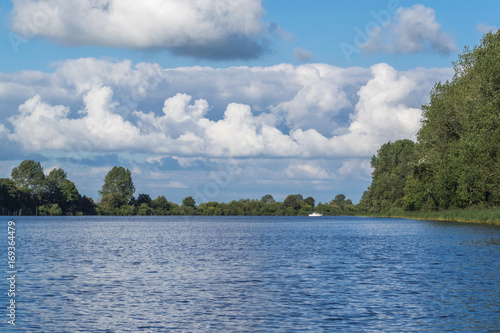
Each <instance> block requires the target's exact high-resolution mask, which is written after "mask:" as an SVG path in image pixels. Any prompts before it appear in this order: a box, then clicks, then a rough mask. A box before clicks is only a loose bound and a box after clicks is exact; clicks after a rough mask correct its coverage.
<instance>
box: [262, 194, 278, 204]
mask: <svg viewBox="0 0 500 333" xmlns="http://www.w3.org/2000/svg"><path fill="white" fill-rule="evenodd" d="M260 202H262V203H264V204H269V203H275V202H276V200H274V198H273V196H272V195H271V194H266V195H264V196H263V197H262V199H260Z"/></svg>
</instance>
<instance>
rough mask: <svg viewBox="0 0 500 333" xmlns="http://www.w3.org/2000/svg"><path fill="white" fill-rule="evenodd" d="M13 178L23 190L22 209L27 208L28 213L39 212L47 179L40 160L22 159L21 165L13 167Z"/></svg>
mask: <svg viewBox="0 0 500 333" xmlns="http://www.w3.org/2000/svg"><path fill="white" fill-rule="evenodd" d="M11 178H12V180H13V181H14V184H15V185H16V187H17V189H18V190H19V191H20V192H22V193H20V198H21V209H23V208H26V209H27V210H28V211H27V213H28V214H29V213H33V214H37V210H38V209H37V208H38V205H39V203H40V202H41V199H42V191H43V185H44V180H45V175H44V173H43V168H42V165H41V164H40V162H35V161H34V160H25V161H22V162H21V164H19V166H17V167H15V168H14V169H12V173H11Z"/></svg>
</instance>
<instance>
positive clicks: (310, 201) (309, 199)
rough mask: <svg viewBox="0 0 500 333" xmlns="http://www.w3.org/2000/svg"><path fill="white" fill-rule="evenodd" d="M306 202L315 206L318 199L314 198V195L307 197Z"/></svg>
mask: <svg viewBox="0 0 500 333" xmlns="http://www.w3.org/2000/svg"><path fill="white" fill-rule="evenodd" d="M304 202H305V203H306V204H308V205H309V206H311V207H312V208H314V204H315V203H316V201H315V200H314V198H313V197H307V198H305V199H304Z"/></svg>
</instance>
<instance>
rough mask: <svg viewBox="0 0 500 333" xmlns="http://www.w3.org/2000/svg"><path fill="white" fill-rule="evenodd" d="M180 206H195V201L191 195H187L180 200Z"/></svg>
mask: <svg viewBox="0 0 500 333" xmlns="http://www.w3.org/2000/svg"><path fill="white" fill-rule="evenodd" d="M182 206H183V207H191V208H195V207H196V201H195V200H194V198H193V197H191V196H189V197H185V198H184V199H183V200H182Z"/></svg>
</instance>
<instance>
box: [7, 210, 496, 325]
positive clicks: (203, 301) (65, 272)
mask: <svg viewBox="0 0 500 333" xmlns="http://www.w3.org/2000/svg"><path fill="white" fill-rule="evenodd" d="M9 220H12V221H14V222H15V237H16V238H15V241H16V244H15V270H16V274H15V277H16V281H15V290H16V292H15V293H16V296H15V297H10V298H9V297H8V290H9V280H7V278H8V277H9V275H8V271H9V268H8V267H7V261H8V259H7V248H8V245H7V242H8V233H7V221H9ZM1 221H2V226H3V227H2V228H3V229H4V235H3V236H0V238H1V239H0V247H1V253H3V256H2V257H3V258H4V259H3V261H4V263H2V267H4V269H3V270H2V274H3V278H2V279H1V281H2V282H1V284H0V288H1V292H0V302H1V308H2V309H4V310H0V312H1V311H3V312H4V313H2V314H1V317H2V322H1V323H0V330H1V331H2V332H7V331H9V329H11V330H12V331H23V332H171V331H172V332H332V331H342V332H366V331H369V332H378V331H380V332H405V331H408V332H410V331H411V332H415V331H425V332H446V331H453V332H456V331H466V332H485V331H500V274H499V273H500V228H499V227H495V226H488V225H475V224H458V223H447V222H433V221H414V220H406V219H385V218H363V217H315V218H311V217H88V216H87V217H50V218H49V217H43V218H42V217H38V218H37V217H13V218H7V217H1ZM10 282H12V281H10ZM11 299H15V305H16V309H15V316H16V317H15V319H16V320H15V324H16V325H15V328H16V330H13V329H12V328H14V326H12V325H10V324H8V323H7V320H9V317H8V314H9V309H7V307H8V306H9V301H10V300H11Z"/></svg>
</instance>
